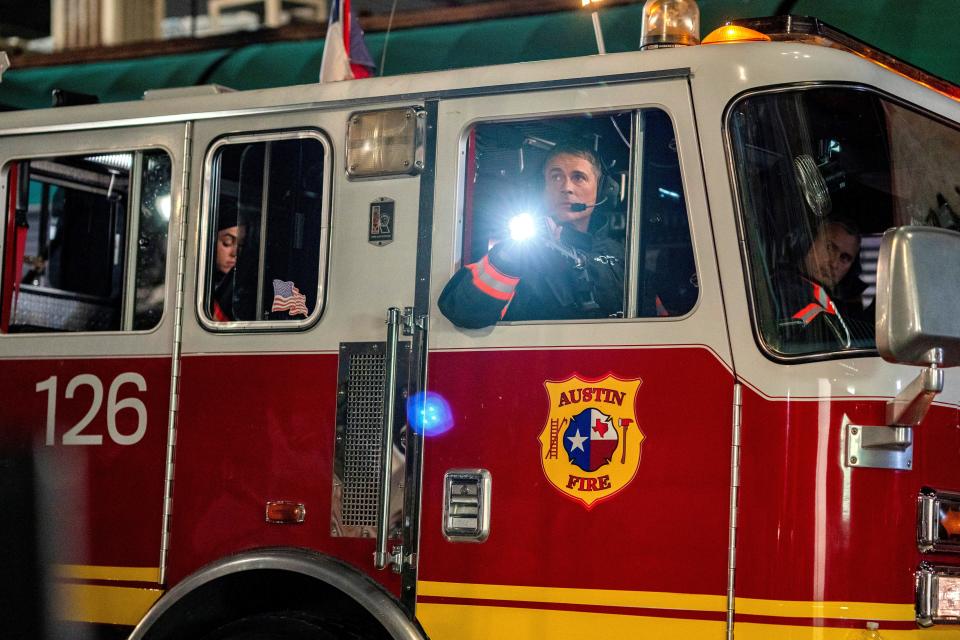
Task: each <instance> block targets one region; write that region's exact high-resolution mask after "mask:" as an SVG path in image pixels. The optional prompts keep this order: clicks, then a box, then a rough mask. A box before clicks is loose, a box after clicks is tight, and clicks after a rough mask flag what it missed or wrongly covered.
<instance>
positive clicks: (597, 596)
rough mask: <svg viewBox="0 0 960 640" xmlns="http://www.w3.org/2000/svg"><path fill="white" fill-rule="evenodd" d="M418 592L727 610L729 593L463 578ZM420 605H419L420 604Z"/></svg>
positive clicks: (424, 584)
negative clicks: (538, 584)
mask: <svg viewBox="0 0 960 640" xmlns="http://www.w3.org/2000/svg"><path fill="white" fill-rule="evenodd" d="M417 595H418V596H434V597H443V598H469V599H474V600H509V601H513V602H542V603H552V604H573V605H598V606H605V607H637V608H643V609H676V610H681V611H726V609H727V599H726V596H711V595H703V594H690V593H665V592H659V591H623V590H613V589H564V588H557V587H526V586H513V585H500V584H469V583H461V582H430V581H421V582H418V583H417ZM417 607H418V609H419V607H420V605H419V604H418V605H417Z"/></svg>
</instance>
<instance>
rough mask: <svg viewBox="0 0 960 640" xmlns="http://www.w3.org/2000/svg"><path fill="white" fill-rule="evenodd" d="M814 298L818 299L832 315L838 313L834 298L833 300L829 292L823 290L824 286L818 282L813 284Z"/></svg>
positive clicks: (818, 302)
mask: <svg viewBox="0 0 960 640" xmlns="http://www.w3.org/2000/svg"><path fill="white" fill-rule="evenodd" d="M811 284H812V283H811ZM813 298H814V300H816V301H817V304H819V305H820V306H821V307H823V310H824V311H826V312H827V313H829V314H830V315H837V308H836V307H835V306H833V300H831V299H830V296H828V295H827V292H826V291H824V290H823V287H821V286H820V285H818V284H815V285H813Z"/></svg>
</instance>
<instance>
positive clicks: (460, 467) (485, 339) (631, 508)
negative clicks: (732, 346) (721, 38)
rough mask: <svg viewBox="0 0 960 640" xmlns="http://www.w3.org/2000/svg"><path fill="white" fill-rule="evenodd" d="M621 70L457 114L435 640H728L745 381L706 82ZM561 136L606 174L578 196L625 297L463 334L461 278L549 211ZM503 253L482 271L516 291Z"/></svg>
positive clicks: (445, 205) (438, 394)
mask: <svg viewBox="0 0 960 640" xmlns="http://www.w3.org/2000/svg"><path fill="white" fill-rule="evenodd" d="M622 80H623V81H622V82H614V83H612V84H610V83H608V84H604V85H600V84H596V85H589V83H585V84H586V85H587V86H583V87H576V88H569V87H567V88H564V87H556V88H550V87H549V86H547V87H545V88H542V89H539V88H538V89H537V90H535V91H524V92H520V91H517V92H515V93H514V92H510V90H509V88H507V89H505V90H504V91H503V92H501V94H500V95H490V96H482V97H468V98H463V99H456V100H449V101H444V102H442V103H441V105H440V112H439V125H438V129H439V131H440V134H439V138H438V145H437V154H438V162H437V182H438V184H439V185H445V184H446V185H450V184H457V185H459V189H458V190H456V191H454V190H438V192H437V193H438V197H437V203H436V212H437V213H436V221H435V229H434V238H435V243H434V250H433V263H432V267H433V273H432V296H431V301H432V302H433V305H434V306H433V307H432V311H431V323H432V324H431V339H430V369H429V378H428V383H429V384H428V386H429V390H430V392H431V393H432V394H434V395H433V396H432V397H431V402H433V403H434V404H431V405H427V406H425V408H424V414H425V415H426V416H428V418H429V417H430V416H433V417H434V418H435V419H433V420H430V419H428V420H426V421H425V425H424V426H423V427H422V430H423V431H424V432H425V443H424V471H423V483H424V491H423V512H422V518H421V535H422V544H421V548H420V549H419V552H420V554H419V560H420V565H419V576H418V583H417V594H418V595H417V615H418V618H419V619H420V620H421V622H422V623H423V625H424V628H425V629H426V631H427V632H428V633H429V634H430V637H432V638H437V639H442V638H458V639H464V638H489V637H497V636H501V635H503V633H505V631H504V630H506V629H509V630H510V631H509V634H510V636H511V637H514V638H540V637H553V636H557V637H561V636H562V637H568V636H569V637H572V636H573V635H581V636H583V637H634V636H636V637H639V636H641V635H642V636H644V637H647V635H648V634H649V635H650V636H651V637H652V636H658V637H659V636H671V637H693V636H694V635H696V636H697V637H703V638H706V637H712V638H721V637H724V633H725V618H726V613H725V610H726V588H727V545H728V535H727V531H728V524H729V518H728V514H729V492H730V458H731V444H732V442H731V432H732V430H731V415H732V406H733V403H734V377H733V373H732V363H731V358H730V352H729V348H728V340H727V331H726V320H725V314H724V309H723V304H722V298H721V291H720V286H719V278H718V274H717V268H716V258H715V255H714V244H713V239H712V233H711V228H710V219H709V212H708V209H707V203H706V198H705V194H704V187H703V182H702V171H701V167H700V162H699V153H698V145H697V139H696V135H695V127H694V124H693V123H694V117H693V113H692V109H691V102H690V94H689V90H688V85H687V81H686V79H685V77H684V73H683V72H677V73H668V74H665V75H664V76H663V77H657V78H649V79H645V80H642V81H640V80H639V79H630V78H624V79H622ZM561 144H563V145H573V146H583V145H586V146H588V147H589V148H590V149H591V151H592V155H594V156H595V157H596V164H599V165H600V171H599V173H600V174H601V175H599V176H597V182H598V184H599V187H598V192H597V196H596V199H595V200H593V201H592V202H581V203H580V204H585V205H587V206H593V205H594V204H595V203H596V204H595V206H596V208H595V209H594V211H593V213H592V216H595V217H596V218H597V220H594V219H592V218H591V220H590V223H589V224H590V231H589V233H591V234H593V237H594V238H596V237H598V235H597V234H600V233H605V234H607V236H606V237H607V238H608V240H612V241H614V242H618V243H622V244H623V246H624V248H625V258H622V263H621V264H620V267H621V268H622V271H623V274H624V283H625V284H624V286H623V291H622V292H621V293H622V301H621V303H620V306H619V307H618V308H617V309H615V310H613V311H609V310H607V311H604V312H603V313H604V314H606V315H607V316H609V317H599V315H600V314H599V313H598V312H597V307H596V306H591V300H590V299H589V297H584V298H581V297H578V296H577V295H573V296H572V297H573V302H572V303H570V304H571V305H572V306H569V305H567V306H564V313H565V319H558V318H555V317H546V316H540V317H537V313H538V310H536V309H534V310H532V311H530V310H529V308H528V315H527V316H526V317H527V319H524V320H516V321H511V315H510V314H511V313H512V312H511V311H510V307H509V306H508V307H507V311H506V315H505V316H504V319H505V321H502V322H500V323H498V324H496V326H492V327H486V328H481V329H465V328H460V327H457V326H455V325H454V324H453V323H452V322H451V321H450V320H449V319H448V318H446V317H444V315H443V314H442V312H441V311H440V309H439V308H438V307H437V305H436V302H437V299H438V298H439V297H440V296H441V292H442V290H443V289H444V286H445V284H446V283H447V282H448V281H450V279H451V277H453V276H454V274H455V273H456V272H457V270H458V269H459V268H461V266H463V265H471V264H475V265H477V264H481V263H482V261H483V256H484V255H485V254H486V252H487V250H488V248H489V247H490V246H492V245H493V244H494V243H495V242H497V241H499V240H500V239H501V238H503V237H505V235H506V228H507V227H509V224H510V220H511V219H513V217H514V216H515V215H517V214H519V213H520V212H521V211H524V210H526V211H528V212H529V211H536V208H537V203H542V202H543V198H544V196H543V194H544V189H545V187H546V184H545V178H548V179H549V178H550V175H549V173H548V174H547V175H546V176H545V174H544V161H545V159H549V158H550V153H551V150H552V149H554V148H555V147H556V146H557V145H561ZM588 155H591V154H583V153H580V155H579V156H577V157H587V156H588ZM571 210H572V209H571ZM581 211H582V209H581ZM601 216H603V218H601ZM534 217H535V218H536V214H535V216H534ZM538 224H540V223H538ZM562 238H563V236H561V239H562ZM604 258H606V259H612V258H611V256H609V255H600V256H594V257H592V258H588V259H598V260H599V259H604ZM550 259H553V258H550ZM488 264H489V263H485V264H483V265H482V266H480V267H476V266H475V267H471V268H470V271H471V274H472V275H471V274H468V280H469V279H470V278H473V279H474V280H481V282H479V283H478V284H477V285H476V287H477V288H478V289H483V287H484V284H486V285H489V286H487V288H486V295H488V296H489V297H490V298H497V297H498V296H503V298H509V296H510V295H514V296H519V295H520V293H519V289H514V290H511V288H510V282H509V278H507V279H506V281H504V278H503V277H502V276H503V274H499V273H498V274H495V275H494V276H493V280H492V281H485V280H484V277H485V276H484V275H483V274H480V275H477V271H478V270H480V269H482V268H483V267H484V266H487V265H488ZM485 273H486V275H489V271H487V272H485ZM508 275H509V274H508ZM521 281H522V278H521ZM491 283H492V284H491ZM487 302H489V300H487ZM510 304H511V305H513V304H520V302H519V298H518V297H514V298H512V299H510ZM578 305H579V306H578ZM578 314H583V316H587V317H588V319H583V318H582V317H581V318H578V317H577V316H578ZM461 321H463V320H462V319H461ZM468 321H469V319H468ZM438 417H439V418H442V419H439V418H438Z"/></svg>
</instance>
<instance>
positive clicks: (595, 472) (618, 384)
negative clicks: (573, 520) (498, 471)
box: [540, 375, 644, 509]
mask: <svg viewBox="0 0 960 640" xmlns="http://www.w3.org/2000/svg"><path fill="white" fill-rule="evenodd" d="M642 382H643V381H642V380H640V379H639V378H636V379H633V380H621V379H620V378H617V377H616V376H613V375H607V376H606V377H605V378H603V379H601V380H584V379H582V378H580V377H578V376H576V375H574V376H572V377H570V378H568V379H566V380H564V381H562V382H554V381H552V380H547V381H546V382H544V383H543V384H544V386H545V387H546V389H547V395H548V396H549V398H550V414H549V415H548V416H547V422H546V424H545V425H544V427H543V431H541V432H540V459H541V462H542V463H543V472H544V474H545V475H546V476H547V479H548V480H550V483H551V484H553V486H555V487H556V488H557V489H559V490H560V491H561V492H562V493H564V494H565V495H567V496H569V497H571V498H573V499H574V500H579V501H580V502H582V503H583V505H584V506H585V507H586V508H587V509H590V508H592V507H593V505H594V504H595V503H597V502H599V501H601V500H605V499H607V498H609V497H611V496H613V495H614V494H616V493H617V492H618V491H620V490H621V489H623V488H624V487H626V486H627V485H628V484H630V481H631V480H633V478H634V476H635V475H636V474H637V468H638V467H639V466H640V445H641V443H642V442H643V438H644V435H643V432H642V431H640V425H639V424H637V414H636V408H635V407H636V400H637V390H638V389H639V388H640V384H641V383H642Z"/></svg>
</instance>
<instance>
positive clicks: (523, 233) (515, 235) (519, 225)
mask: <svg viewBox="0 0 960 640" xmlns="http://www.w3.org/2000/svg"><path fill="white" fill-rule="evenodd" d="M509 226H510V239H511V240H517V241H523V240H529V239H530V238H532V237H533V236H535V235H536V234H537V225H536V224H535V223H534V221H533V216H532V215H530V214H529V213H520V214H518V215H515V216H513V217H512V218H510V223H509Z"/></svg>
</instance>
